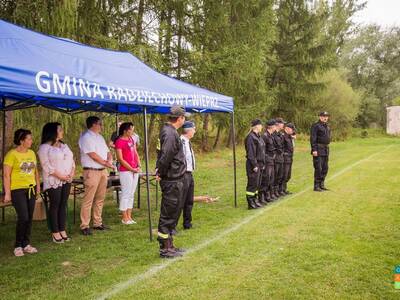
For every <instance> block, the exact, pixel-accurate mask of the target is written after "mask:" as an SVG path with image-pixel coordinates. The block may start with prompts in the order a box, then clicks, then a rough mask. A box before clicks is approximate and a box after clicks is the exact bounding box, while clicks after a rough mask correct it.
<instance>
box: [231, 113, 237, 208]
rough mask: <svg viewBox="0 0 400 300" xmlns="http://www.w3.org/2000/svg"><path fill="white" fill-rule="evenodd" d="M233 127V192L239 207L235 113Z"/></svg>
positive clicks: (232, 120) (232, 117)
mask: <svg viewBox="0 0 400 300" xmlns="http://www.w3.org/2000/svg"><path fill="white" fill-rule="evenodd" d="M231 126H232V150H233V191H234V195H235V196H234V197H235V207H237V183H236V137H235V135H236V133H235V112H232V113H231Z"/></svg>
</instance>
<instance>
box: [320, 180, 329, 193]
mask: <svg viewBox="0 0 400 300" xmlns="http://www.w3.org/2000/svg"><path fill="white" fill-rule="evenodd" d="M319 188H320V189H321V190H323V191H329V189H327V188H326V187H325V182H324V181H321V183H320V185H319Z"/></svg>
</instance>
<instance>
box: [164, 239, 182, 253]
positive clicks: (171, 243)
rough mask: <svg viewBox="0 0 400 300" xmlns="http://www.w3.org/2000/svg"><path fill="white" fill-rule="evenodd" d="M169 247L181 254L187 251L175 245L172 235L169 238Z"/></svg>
mask: <svg viewBox="0 0 400 300" xmlns="http://www.w3.org/2000/svg"><path fill="white" fill-rule="evenodd" d="M168 248H169V250H170V251H175V252H178V253H180V254H183V253H185V252H186V250H185V249H183V248H177V247H175V246H174V239H173V238H172V237H171V238H170V239H169V243H168Z"/></svg>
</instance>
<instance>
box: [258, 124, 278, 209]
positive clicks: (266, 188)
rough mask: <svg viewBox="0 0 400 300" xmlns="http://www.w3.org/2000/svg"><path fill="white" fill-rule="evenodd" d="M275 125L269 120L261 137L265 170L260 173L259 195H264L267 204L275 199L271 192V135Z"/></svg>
mask: <svg viewBox="0 0 400 300" xmlns="http://www.w3.org/2000/svg"><path fill="white" fill-rule="evenodd" d="M275 123H276V121H275V120H274V119H272V120H269V121H268V122H267V126H266V127H267V128H266V130H265V132H264V134H263V135H262V136H261V137H262V139H263V141H264V144H265V168H264V171H263V172H262V181H261V193H262V194H264V200H265V201H267V202H271V201H273V200H275V199H276V196H275V194H274V192H273V186H274V176H275V169H274V159H275V142H274V137H273V133H274V132H275Z"/></svg>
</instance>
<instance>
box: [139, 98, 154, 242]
mask: <svg viewBox="0 0 400 300" xmlns="http://www.w3.org/2000/svg"><path fill="white" fill-rule="evenodd" d="M143 123H144V158H145V161H146V191H147V194H146V198H147V212H148V219H149V235H150V242H151V241H153V230H152V224H151V206H150V178H149V143H148V140H147V108H146V107H145V106H143ZM139 184H140V183H139Z"/></svg>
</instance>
